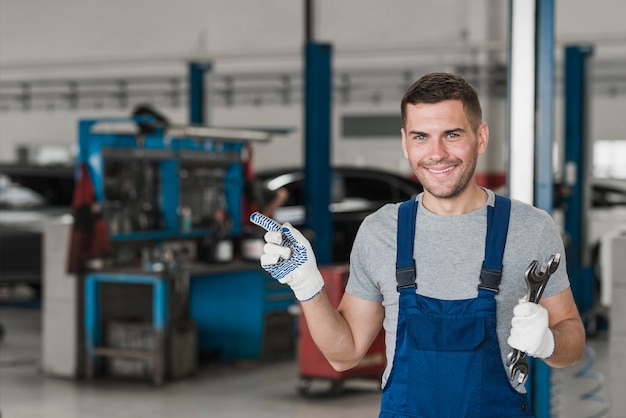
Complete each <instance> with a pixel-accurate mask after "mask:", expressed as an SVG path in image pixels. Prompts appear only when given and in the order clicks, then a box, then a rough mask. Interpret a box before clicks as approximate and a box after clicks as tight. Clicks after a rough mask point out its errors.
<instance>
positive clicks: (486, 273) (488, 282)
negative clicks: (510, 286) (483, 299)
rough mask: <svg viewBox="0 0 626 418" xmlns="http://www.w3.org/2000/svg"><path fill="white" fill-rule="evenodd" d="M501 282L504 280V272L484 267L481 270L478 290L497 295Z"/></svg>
mask: <svg viewBox="0 0 626 418" xmlns="http://www.w3.org/2000/svg"><path fill="white" fill-rule="evenodd" d="M500 280H502V271H501V270H493V269H488V268H485V267H484V266H483V268H482V269H481V270H480V284H479V285H478V289H485V290H490V291H492V292H494V293H495V294H496V295H497V294H498V292H499V287H500Z"/></svg>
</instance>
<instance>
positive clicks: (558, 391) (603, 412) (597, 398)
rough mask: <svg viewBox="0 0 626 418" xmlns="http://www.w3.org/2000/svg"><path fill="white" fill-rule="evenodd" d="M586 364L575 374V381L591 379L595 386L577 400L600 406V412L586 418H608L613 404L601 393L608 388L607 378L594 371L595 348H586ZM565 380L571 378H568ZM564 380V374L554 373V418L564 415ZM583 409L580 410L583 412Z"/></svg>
mask: <svg viewBox="0 0 626 418" xmlns="http://www.w3.org/2000/svg"><path fill="white" fill-rule="evenodd" d="M582 361H583V362H584V364H583V366H582V367H581V369H580V370H578V371H577V372H576V373H575V374H574V378H575V379H582V378H585V379H591V380H593V381H595V382H596V383H595V385H594V386H593V387H592V388H591V389H585V391H584V392H583V393H581V394H580V395H578V396H577V399H578V400H579V401H580V402H585V403H586V402H593V403H594V404H599V405H600V408H601V409H600V410H599V411H598V412H595V413H593V414H592V415H587V416H586V417H585V418H603V417H607V416H608V414H609V412H610V411H611V403H610V401H609V399H608V398H606V397H605V396H604V395H603V394H601V393H600V392H601V391H602V390H603V389H605V386H606V378H605V376H604V374H602V373H600V372H598V371H596V370H592V367H593V364H594V362H595V361H596V352H595V351H594V349H593V348H591V347H589V346H585V358H584V359H583V360H582ZM565 378H569V377H568V376H566V377H565ZM563 379H564V373H563V372H562V371H561V372H556V373H552V381H551V393H552V396H551V399H552V404H551V410H552V413H551V416H552V417H554V418H557V417H561V416H562V415H561V413H562V405H561V401H560V399H561V398H562V397H563V396H564V395H565V393H564V392H563V389H562V388H563ZM582 409H583V408H580V410H582Z"/></svg>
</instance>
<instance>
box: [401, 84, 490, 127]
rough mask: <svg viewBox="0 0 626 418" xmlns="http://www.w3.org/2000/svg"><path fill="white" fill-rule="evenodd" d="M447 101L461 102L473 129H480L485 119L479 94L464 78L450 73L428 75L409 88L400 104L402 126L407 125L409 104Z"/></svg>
mask: <svg viewBox="0 0 626 418" xmlns="http://www.w3.org/2000/svg"><path fill="white" fill-rule="evenodd" d="M445 100H460V101H461V102H462V103H463V109H464V110H465V115H466V116H467V119H468V120H469V122H470V124H471V125H472V128H473V129H474V130H476V129H478V126H479V125H480V124H481V123H482V118H483V111H482V109H481V107H480V101H479V100H478V93H477V92H476V89H475V88H474V86H472V85H471V84H470V83H468V82H467V81H466V80H465V79H464V78H463V77H460V76H458V75H456V74H450V73H430V74H426V75H425V76H423V77H421V78H420V79H419V80H417V81H416V82H415V83H413V85H411V87H409V89H408V90H407V91H406V93H404V96H403V97H402V101H401V102H400V107H401V110H400V111H401V114H402V125H403V126H404V125H405V124H406V106H407V105H408V104H413V105H415V104H420V103H431V104H432V103H439V102H443V101H445Z"/></svg>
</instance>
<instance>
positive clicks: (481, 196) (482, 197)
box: [422, 184, 488, 216]
mask: <svg viewBox="0 0 626 418" xmlns="http://www.w3.org/2000/svg"><path fill="white" fill-rule="evenodd" d="M487 197H488V195H487V192H486V191H485V190H483V189H482V188H481V187H479V186H478V185H476V184H474V185H471V186H469V187H468V188H467V189H466V190H464V191H463V192H462V193H461V194H459V195H458V196H455V197H450V198H441V197H436V196H434V195H432V194H430V193H428V191H426V190H424V197H423V199H422V204H423V205H424V207H425V208H426V209H428V210H429V211H431V212H433V213H436V214H437V215H441V216H457V215H463V214H465V213H469V212H472V211H474V210H476V209H478V208H480V207H482V206H483V205H484V204H485V203H486V202H487Z"/></svg>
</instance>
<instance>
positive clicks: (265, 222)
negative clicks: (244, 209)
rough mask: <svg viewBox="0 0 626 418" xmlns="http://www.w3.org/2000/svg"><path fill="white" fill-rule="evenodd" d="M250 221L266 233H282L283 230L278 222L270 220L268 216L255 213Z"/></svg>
mask: <svg viewBox="0 0 626 418" xmlns="http://www.w3.org/2000/svg"><path fill="white" fill-rule="evenodd" d="M250 221H251V222H252V223H253V224H255V225H258V226H260V227H261V228H263V229H265V230H266V231H280V229H281V227H280V224H279V223H278V222H276V221H275V220H273V219H272V218H268V217H267V216H265V215H263V214H262V213H259V212H254V213H253V214H252V215H250Z"/></svg>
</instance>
